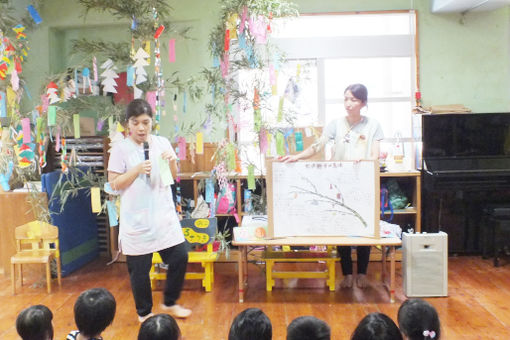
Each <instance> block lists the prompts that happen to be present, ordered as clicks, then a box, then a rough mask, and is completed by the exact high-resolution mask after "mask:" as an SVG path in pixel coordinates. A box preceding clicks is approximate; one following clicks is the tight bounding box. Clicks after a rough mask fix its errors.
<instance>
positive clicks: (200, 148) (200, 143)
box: [196, 132, 204, 155]
mask: <svg viewBox="0 0 510 340" xmlns="http://www.w3.org/2000/svg"><path fill="white" fill-rule="evenodd" d="M196 153H197V154H198V155H202V154H203V153H204V139H203V134H202V132H197V133H196Z"/></svg>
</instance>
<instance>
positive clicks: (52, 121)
mask: <svg viewBox="0 0 510 340" xmlns="http://www.w3.org/2000/svg"><path fill="white" fill-rule="evenodd" d="M55 125H57V107H56V106H55V105H50V106H48V126H55Z"/></svg>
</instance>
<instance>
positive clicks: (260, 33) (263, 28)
mask: <svg viewBox="0 0 510 340" xmlns="http://www.w3.org/2000/svg"><path fill="white" fill-rule="evenodd" d="M248 28H249V30H250V35H251V36H252V37H255V42H256V43H257V44H265V43H266V40H267V24H266V19H265V17H264V16H262V15H259V16H257V17H256V18H253V17H250V18H249V19H248Z"/></svg>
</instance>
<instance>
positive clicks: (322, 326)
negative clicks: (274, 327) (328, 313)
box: [287, 316, 331, 340]
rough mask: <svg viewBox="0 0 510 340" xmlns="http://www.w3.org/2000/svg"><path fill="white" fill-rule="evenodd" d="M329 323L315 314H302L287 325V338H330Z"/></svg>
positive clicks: (293, 339) (309, 339) (301, 339)
mask: <svg viewBox="0 0 510 340" xmlns="http://www.w3.org/2000/svg"><path fill="white" fill-rule="evenodd" d="M330 339H331V330H330V328H329V326H328V324H327V323H326V322H324V321H322V320H320V319H317V318H316V317H314V316H300V317H298V318H295V319H294V320H292V322H291V323H290V324H289V326H288V327H287V340H330Z"/></svg>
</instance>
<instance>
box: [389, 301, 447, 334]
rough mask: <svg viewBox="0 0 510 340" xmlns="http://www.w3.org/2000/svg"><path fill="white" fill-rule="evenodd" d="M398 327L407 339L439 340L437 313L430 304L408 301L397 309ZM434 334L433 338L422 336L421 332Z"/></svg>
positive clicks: (439, 324)
mask: <svg viewBox="0 0 510 340" xmlns="http://www.w3.org/2000/svg"><path fill="white" fill-rule="evenodd" d="M398 325H399V327H400V330H401V331H402V333H403V334H404V335H405V336H406V337H407V338H408V339H409V340H414V339H420V340H422V339H432V338H434V340H439V339H440V338H441V323H440V322H439V316H438V315H437V311H436V309H435V308H434V306H432V305H431V304H430V303H428V302H427V301H425V300H422V299H408V300H406V301H404V302H403V303H402V304H401V305H400V308H399V309H398ZM425 331H428V333H430V332H432V331H433V332H434V334H435V336H434V337H430V335H429V336H428V337H427V336H424V335H423V332H425Z"/></svg>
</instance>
